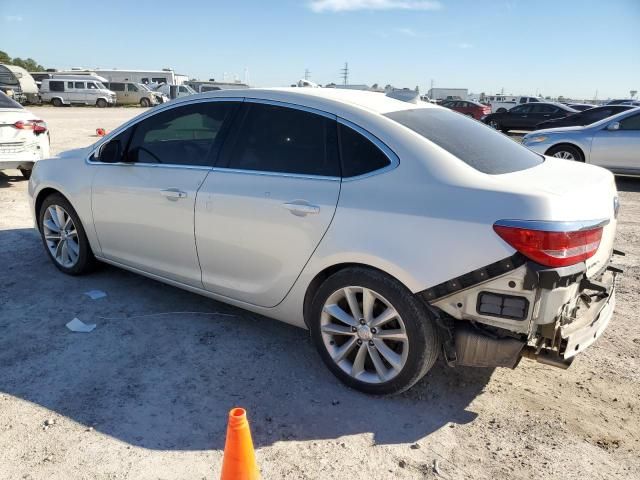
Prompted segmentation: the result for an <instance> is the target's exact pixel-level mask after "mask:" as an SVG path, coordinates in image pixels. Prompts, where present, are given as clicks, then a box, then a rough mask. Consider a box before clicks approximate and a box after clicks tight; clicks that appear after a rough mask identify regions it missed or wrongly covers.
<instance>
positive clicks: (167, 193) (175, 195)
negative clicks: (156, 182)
mask: <svg viewBox="0 0 640 480" xmlns="http://www.w3.org/2000/svg"><path fill="white" fill-rule="evenodd" d="M160 194H161V195H162V196H163V197H165V198H166V199H168V200H178V199H179V198H186V197H187V192H183V191H182V190H178V189H177V188H167V189H166V190H160Z"/></svg>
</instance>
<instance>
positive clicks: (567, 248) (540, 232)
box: [493, 222, 604, 267]
mask: <svg viewBox="0 0 640 480" xmlns="http://www.w3.org/2000/svg"><path fill="white" fill-rule="evenodd" d="M507 223H508V222H496V223H495V224H494V225H493V230H494V231H495V232H496V233H497V234H498V235H499V236H500V238H502V239H503V240H504V241H505V242H507V243H508V244H509V245H511V246H512V247H513V248H515V249H516V250H517V251H518V252H520V253H521V254H522V255H524V256H525V257H527V258H529V259H530V260H533V261H534V262H536V263H539V264H541V265H544V266H547V267H566V266H569V265H575V264H576V263H580V262H583V261H585V260H587V259H589V258H591V257H593V256H594V255H595V254H596V252H597V251H598V247H599V246H600V241H601V240H602V232H603V228H604V224H603V223H602V222H599V223H595V222H594V224H592V225H587V226H584V227H582V228H575V227H574V228H572V226H571V225H569V224H564V223H562V222H557V223H554V222H529V223H530V224H529V225H528V224H527V222H521V224H518V223H512V224H510V225H509V224H507ZM536 223H540V225H536ZM545 223H546V225H545Z"/></svg>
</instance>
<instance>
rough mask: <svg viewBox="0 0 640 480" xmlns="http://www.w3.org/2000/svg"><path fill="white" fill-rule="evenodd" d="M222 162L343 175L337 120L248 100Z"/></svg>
mask: <svg viewBox="0 0 640 480" xmlns="http://www.w3.org/2000/svg"><path fill="white" fill-rule="evenodd" d="M233 130H234V135H233V138H232V139H231V141H230V142H229V144H228V147H225V152H224V153H223V159H222V162H221V164H222V166H225V167H227V168H233V169H238V170H254V171H263V172H274V173H289V174H299V175H321V176H329V177H338V176H340V163H339V160H338V155H337V140H336V122H335V120H332V119H330V118H327V117H324V116H321V115H318V114H315V113H311V112H306V111H303V110H298V109H294V108H287V107H282V106H277V105H267V104H262V103H249V104H245V105H244V107H243V111H242V112H241V114H240V115H239V120H238V122H235V127H234V128H233Z"/></svg>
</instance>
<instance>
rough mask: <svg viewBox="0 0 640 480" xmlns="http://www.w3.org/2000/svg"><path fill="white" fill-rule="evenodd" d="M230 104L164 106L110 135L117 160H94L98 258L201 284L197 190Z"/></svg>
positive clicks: (94, 203) (217, 146)
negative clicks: (119, 151)
mask: <svg viewBox="0 0 640 480" xmlns="http://www.w3.org/2000/svg"><path fill="white" fill-rule="evenodd" d="M234 107H235V105H234V104H232V103H229V102H215V101H206V102H196V103H190V104H187V105H180V106H177V107H174V108H170V109H167V110H163V111H161V112H158V113H157V114H155V115H152V116H150V117H147V118H145V119H143V120H141V121H140V122H138V123H137V124H136V125H134V126H132V127H130V128H129V129H128V130H126V131H125V132H124V133H122V134H120V135H119V136H118V137H116V138H117V140H119V141H120V142H121V145H122V149H123V150H124V151H125V153H124V155H123V156H122V157H121V158H120V157H118V158H117V159H115V160H116V161H115V163H105V158H103V159H102V161H99V160H100V159H99V158H98V159H96V162H95V163H94V164H92V166H93V168H95V170H96V172H95V174H94V177H93V185H92V209H93V217H94V225H95V229H96V232H97V235H98V240H99V243H100V247H101V250H102V256H103V257H105V258H106V259H108V260H113V261H115V262H118V263H121V264H124V265H126V266H129V267H133V268H137V269H140V270H143V271H145V272H148V273H152V274H155V275H159V276H162V277H164V278H168V279H171V280H174V281H177V282H180V283H183V284H186V285H191V286H195V287H199V288H202V280H201V272H200V265H199V263H198V255H197V252H196V245H195V235H194V207H195V203H196V193H197V191H198V188H199V187H200V185H202V182H203V181H204V179H205V177H206V176H207V174H208V173H209V171H210V169H211V166H212V164H213V160H212V159H213V158H215V155H216V151H217V149H218V148H219V143H220V140H221V132H222V131H223V125H224V122H225V120H226V118H228V117H229V115H231V112H232V111H233V108H234ZM107 145H109V144H107ZM104 151H105V149H103V152H104ZM118 160H119V161H118Z"/></svg>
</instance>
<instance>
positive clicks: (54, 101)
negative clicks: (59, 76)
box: [51, 98, 63, 107]
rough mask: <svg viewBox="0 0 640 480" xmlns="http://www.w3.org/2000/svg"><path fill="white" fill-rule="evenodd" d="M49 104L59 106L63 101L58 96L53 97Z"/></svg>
mask: <svg viewBox="0 0 640 480" xmlns="http://www.w3.org/2000/svg"><path fill="white" fill-rule="evenodd" d="M51 105H53V106H54V107H61V106H62V105H63V103H62V100H60V99H59V98H54V99H53V100H51Z"/></svg>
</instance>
